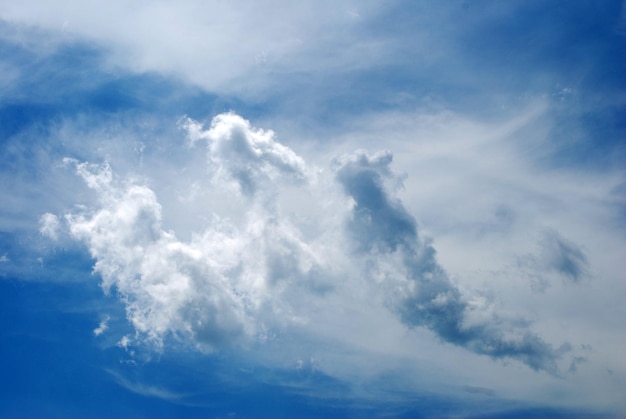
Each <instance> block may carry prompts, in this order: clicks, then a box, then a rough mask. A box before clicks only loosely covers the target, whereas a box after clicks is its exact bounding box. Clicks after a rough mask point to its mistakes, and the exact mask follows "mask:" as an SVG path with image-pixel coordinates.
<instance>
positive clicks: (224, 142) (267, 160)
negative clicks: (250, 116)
mask: <svg viewBox="0 0 626 419" xmlns="http://www.w3.org/2000/svg"><path fill="white" fill-rule="evenodd" d="M181 126H182V127H183V128H184V129H186V130H187V133H188V137H189V139H190V140H191V143H192V144H195V143H196V142H197V141H199V140H204V141H206V142H207V148H208V159H209V162H210V163H211V164H212V165H214V166H215V175H216V176H217V177H218V178H219V179H220V180H224V179H225V178H231V179H233V180H235V181H236V182H237V184H238V185H239V188H240V190H241V192H242V193H243V194H244V195H247V196H254V195H255V194H256V193H257V192H258V190H259V188H261V187H262V186H263V183H266V182H275V181H276V180H278V178H279V177H280V176H286V177H287V178H289V179H292V180H296V181H303V180H304V179H305V178H306V169H305V164H304V161H303V160H302V158H301V157H300V156H298V155H297V154H296V153H294V152H293V151H292V150H291V149H289V148H288V147H285V146H284V145H282V144H280V143H279V142H277V141H276V138H275V134H274V132H273V131H271V130H270V131H263V130H260V129H254V128H252V127H251V126H250V123H249V122H248V121H246V120H245V119H243V118H242V117H240V116H239V115H236V114H235V113H232V112H231V113H224V114H221V115H218V116H216V117H215V118H213V121H212V122H211V128H210V129H209V130H203V127H202V125H201V124H200V123H198V122H196V121H194V120H192V119H190V118H185V119H183V120H182V121H181ZM266 189H267V188H266Z"/></svg>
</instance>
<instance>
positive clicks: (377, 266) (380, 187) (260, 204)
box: [46, 113, 562, 374]
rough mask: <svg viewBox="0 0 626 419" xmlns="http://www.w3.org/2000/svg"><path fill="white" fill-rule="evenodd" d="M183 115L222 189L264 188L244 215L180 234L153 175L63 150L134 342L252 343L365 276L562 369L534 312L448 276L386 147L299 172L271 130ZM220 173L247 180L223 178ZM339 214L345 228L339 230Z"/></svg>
mask: <svg viewBox="0 0 626 419" xmlns="http://www.w3.org/2000/svg"><path fill="white" fill-rule="evenodd" d="M183 126H184V127H185V129H186V130H187V134H188V136H189V138H190V139H191V140H192V141H198V140H204V141H206V143H207V150H208V166H209V176H210V177H212V178H213V179H214V180H215V181H214V182H213V187H214V188H223V189H221V190H222V191H223V195H222V198H223V199H227V196H228V194H230V195H232V196H236V195H237V194H238V193H239V192H241V193H242V194H243V195H244V196H245V197H247V198H254V197H256V196H264V197H266V199H262V200H260V201H255V202H256V203H255V204H254V205H249V206H248V207H247V208H246V209H245V210H244V216H243V217H242V218H240V219H239V220H238V221H237V224H234V223H233V222H234V220H233V219H230V218H229V217H228V216H224V215H221V216H220V215H218V214H212V215H211V217H212V218H211V222H210V223H209V224H208V225H205V227H204V228H203V230H200V231H197V232H196V233H194V234H193V235H192V237H191V239H190V240H188V241H183V240H180V239H179V238H177V236H176V234H175V232H174V231H167V230H165V229H164V228H163V216H162V206H161V204H160V203H159V201H158V199H157V196H156V194H155V192H154V191H153V190H152V189H151V188H149V187H148V186H147V185H146V184H145V183H143V182H142V181H140V180H138V179H137V178H133V177H129V178H118V177H117V176H116V175H115V174H114V172H113V170H112V168H111V166H110V165H109V164H108V163H103V164H93V163H82V162H78V161H76V160H73V159H66V160H65V162H66V164H68V165H73V166H74V167H75V169H76V173H77V174H78V175H79V176H80V177H81V178H83V180H84V181H85V183H86V184H87V186H88V187H89V188H90V189H92V190H94V191H95V192H96V193H97V195H98V200H99V203H98V205H97V206H96V207H94V208H84V209H83V210H79V211H75V212H70V213H68V214H67V215H66V216H65V218H66V221H67V224H68V226H69V233H70V235H71V237H73V238H74V239H76V240H79V241H82V242H83V243H85V244H86V245H87V247H88V249H89V251H90V253H91V256H92V257H93V258H94V259H95V260H96V263H95V265H94V271H95V272H97V273H98V274H100V276H101V277H102V287H103V289H104V290H105V291H107V292H108V290H110V289H111V288H115V291H116V293H117V294H118V295H120V297H121V299H122V301H124V303H125V304H126V312H127V317H128V319H129V321H130V322H131V324H132V325H133V326H134V328H135V330H136V332H137V336H136V337H135V339H134V341H135V343H136V344H139V343H141V342H147V343H150V344H152V345H155V346H156V347H163V345H164V343H165V342H166V341H167V340H168V339H174V340H178V341H180V342H183V343H185V344H187V345H191V346H193V347H195V348H197V349H199V350H201V351H213V350H219V349H222V348H226V347H232V346H243V347H245V346H249V345H252V344H255V342H263V341H264V340H265V339H267V338H268V336H272V335H273V334H275V333H276V330H277V329H276V328H277V327H279V328H280V327H283V326H280V325H284V326H285V327H288V328H290V327H296V325H298V324H307V322H309V321H313V320H314V319H315V318H316V316H317V315H315V314H314V313H315V311H311V310H314V307H316V306H318V305H320V304H321V305H322V306H327V308H326V310H328V311H329V312H333V311H335V310H338V309H339V307H336V306H335V305H336V304H340V305H341V304H342V303H341V301H342V300H341V299H342V298H345V296H346V295H348V293H350V292H352V291H351V289H354V287H359V288H363V289H364V290H371V292H374V293H378V292H380V291H382V293H383V294H382V295H383V297H382V303H383V304H385V305H386V306H387V307H388V308H389V309H390V310H391V311H392V312H393V313H395V314H396V315H397V316H398V318H399V320H400V321H401V322H402V323H404V324H405V325H406V326H409V327H410V328H415V327H425V328H427V329H429V330H431V331H432V332H434V333H435V335H436V336H437V337H438V338H439V339H441V340H442V341H443V342H448V343H452V344H454V345H458V346H460V347H463V348H466V349H468V350H470V351H472V352H475V353H477V354H482V355H488V356H490V357H492V358H496V359H500V358H512V359H516V360H519V361H521V362H523V363H525V364H527V365H528V366H530V367H531V368H533V369H537V370H545V371H547V372H549V373H552V374H555V373H557V367H556V361H557V359H558V358H559V357H560V356H561V353H562V351H559V350H555V349H553V348H552V346H550V345H549V344H548V343H546V342H545V341H544V340H543V339H541V338H540V337H539V336H538V335H537V334H535V333H533V332H532V331H530V329H529V328H528V326H527V322H524V321H521V320H519V319H508V318H505V317H503V316H500V315H498V314H497V313H496V312H495V311H494V306H493V304H490V303H488V302H486V300H484V299H482V300H481V299H480V298H478V299H477V298H476V297H469V296H467V295H465V294H464V293H463V292H462V291H461V290H460V289H459V288H458V287H457V286H456V285H455V284H454V283H453V282H452V281H451V279H450V278H449V276H448V274H447V273H446V272H445V270H444V269H443V267H441V266H440V265H439V263H438V262H437V259H436V251H435V249H434V247H433V244H432V242H431V240H429V239H427V238H425V237H422V236H421V234H420V233H419V231H418V228H417V223H416V221H415V219H414V217H413V216H412V215H411V214H409V212H408V211H407V210H406V208H405V207H404V205H403V204H402V202H401V201H400V200H399V199H398V198H396V197H394V195H393V193H392V192H393V188H392V186H393V187H395V188H398V187H400V186H401V182H400V180H399V178H398V177H397V176H395V175H394V173H393V172H392V170H391V168H390V165H391V162H392V154H391V153H390V152H380V153H377V154H369V153H367V152H365V151H357V152H355V153H351V154H347V155H343V156H341V157H339V158H337V159H335V160H334V161H333V163H332V173H333V174H334V175H333V176H334V179H333V177H320V178H319V179H317V180H316V181H315V182H304V180H305V179H307V172H308V169H307V168H306V165H305V162H304V160H303V159H302V158H301V157H299V156H298V155H297V154H296V153H294V152H293V151H292V150H290V149H289V148H287V147H285V146H284V145H282V144H280V143H278V142H277V141H276V139H275V134H273V133H272V132H271V131H262V130H257V129H255V128H252V127H251V126H250V124H249V122H248V121H246V120H244V119H243V118H241V117H240V116H238V115H236V114H233V113H227V114H222V115H219V116H217V117H216V118H214V119H213V122H212V124H211V128H210V129H209V130H206V131H205V130H203V129H202V127H201V125H199V124H198V123H196V122H194V121H192V120H189V119H187V120H185V121H184V123H183ZM318 172H319V170H318ZM283 178H286V180H287V181H286V182H283V181H282V179H283ZM224 179H226V180H227V181H229V182H232V181H234V182H235V183H236V185H237V186H238V190H233V189H228V188H224V186H223V181H224ZM294 182H295V183H294ZM325 182H328V183H325ZM289 185H291V186H289ZM294 185H295V186H294ZM337 186H339V187H340V188H341V190H343V193H344V194H345V195H344V197H343V198H342V197H341V196H342V194H341V193H340V190H337V191H336V192H335V193H333V192H331V193H328V191H332V190H334V189H335V188H336V187H337ZM286 187H289V188H292V187H295V188H296V189H302V190H304V192H305V194H308V195H310V196H316V195H320V190H321V191H326V192H322V193H326V196H327V199H328V198H330V199H329V200H328V201H327V205H328V206H329V208H328V209H327V211H323V212H319V213H317V216H318V218H319V217H320V216H323V217H328V219H318V222H317V224H316V226H315V228H313V230H312V232H311V231H309V232H308V233H305V232H304V231H303V230H301V228H300V225H299V223H298V219H293V218H292V216H289V215H288V214H286V213H285V212H284V208H282V207H281V206H280V205H279V204H280V203H285V197H283V198H282V199H276V198H277V197H278V196H280V194H281V190H282V189H283V188H286ZM307 191H308V192H307ZM333 194H334V195H333ZM333 196H334V198H332V197H333ZM268 197H269V198H272V199H267V198H268ZM346 197H347V198H349V202H348V205H346V201H345V200H346ZM287 201H288V200H287ZM46 219H52V217H51V216H47V217H46ZM342 222H344V223H345V224H344V225H345V231H344V232H343V233H342V232H341V231H339V232H337V231H336V229H337V226H340V225H341V223H342ZM326 229H328V230H326ZM338 233H339V234H338ZM339 278H343V280H342V281H341V282H337V281H338V279H339ZM376 290H378V291H376ZM344 293H345V294H344ZM369 293H370V291H366V292H365V293H364V294H362V297H360V298H367V297H366V296H367V295H369ZM362 303H365V300H364V301H363V302H362ZM359 304H360V303H359ZM315 310H317V309H315ZM105 326H106V324H105ZM306 327H309V326H306ZM97 330H98V329H97ZM102 331H104V329H103V330H102ZM94 333H95V331H94ZM129 344H130V338H127V340H126V341H125V343H124V345H125V346H128V345H129Z"/></svg>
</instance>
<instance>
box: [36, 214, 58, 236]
mask: <svg viewBox="0 0 626 419" xmlns="http://www.w3.org/2000/svg"><path fill="white" fill-rule="evenodd" d="M60 227H61V225H60V223H59V217H57V216H56V215H54V214H50V213H49V212H47V213H45V214H44V215H42V216H41V218H40V219H39V232H40V233H41V234H43V235H44V236H46V237H49V238H51V239H53V240H56V239H57V238H58V235H59V229H60Z"/></svg>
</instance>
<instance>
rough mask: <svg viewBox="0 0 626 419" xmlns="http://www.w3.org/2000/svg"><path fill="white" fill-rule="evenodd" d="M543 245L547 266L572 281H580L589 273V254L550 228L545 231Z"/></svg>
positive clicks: (544, 260) (544, 261) (543, 257)
mask: <svg viewBox="0 0 626 419" xmlns="http://www.w3.org/2000/svg"><path fill="white" fill-rule="evenodd" d="M542 245H543V246H542V247H543V248H542V252H541V255H542V256H541V257H542V259H543V263H544V265H545V267H546V268H548V269H551V270H553V271H556V272H557V273H559V274H560V275H561V276H563V277H565V278H566V279H568V280H570V281H572V282H579V281H580V280H581V279H582V278H583V277H584V276H586V275H587V271H588V261H587V256H586V255H585V254H584V253H583V251H582V250H581V249H580V248H579V247H578V246H577V245H576V244H575V243H572V242H570V241H569V240H566V239H565V238H563V237H562V236H561V235H560V234H559V233H557V232H556V231H553V230H549V231H547V232H546V233H545V236H544V240H543V243H542Z"/></svg>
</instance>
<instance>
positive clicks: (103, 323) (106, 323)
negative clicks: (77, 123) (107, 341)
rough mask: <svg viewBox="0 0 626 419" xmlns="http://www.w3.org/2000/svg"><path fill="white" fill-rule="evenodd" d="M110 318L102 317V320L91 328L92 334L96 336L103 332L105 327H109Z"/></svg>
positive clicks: (105, 329)
mask: <svg viewBox="0 0 626 419" xmlns="http://www.w3.org/2000/svg"><path fill="white" fill-rule="evenodd" d="M110 319H111V318H110V317H109V316H107V317H105V318H104V319H102V321H101V322H100V324H99V325H98V327H96V328H95V329H93V334H94V335H96V336H100V335H101V334H103V333H104V332H106V331H107V329H108V328H109V320H110Z"/></svg>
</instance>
